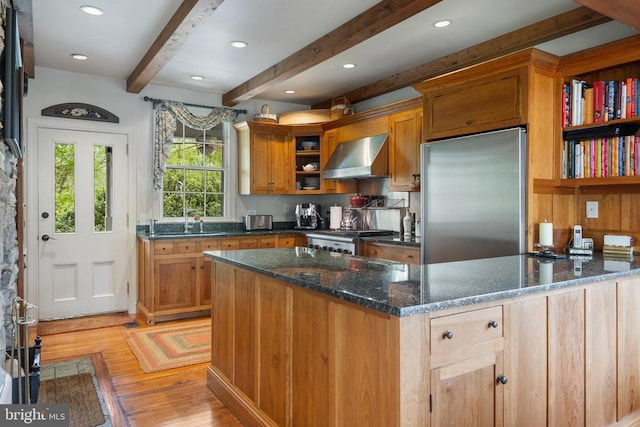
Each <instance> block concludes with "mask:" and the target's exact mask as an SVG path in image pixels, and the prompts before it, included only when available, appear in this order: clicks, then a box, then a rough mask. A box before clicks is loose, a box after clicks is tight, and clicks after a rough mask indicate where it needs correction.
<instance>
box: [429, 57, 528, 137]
mask: <svg viewBox="0 0 640 427" xmlns="http://www.w3.org/2000/svg"><path fill="white" fill-rule="evenodd" d="M526 71H527V69H526V68H524V67H522V68H517V69H515V70H508V71H505V72H503V73H498V74H496V75H492V76H487V77H484V78H479V79H477V80H475V81H467V82H464V83H462V84H461V83H460V82H456V83H450V84H441V85H439V89H434V90H429V91H428V95H427V96H426V97H425V111H426V112H427V114H426V118H427V129H428V132H427V139H434V138H438V137H442V136H448V135H451V134H452V133H458V132H460V133H470V132H477V131H482V130H490V129H497V128H503V127H507V126H515V125H519V124H522V123H524V122H525V121H526V104H524V102H523V101H525V100H526V99H523V96H522V95H523V93H522V92H523V88H524V87H526V78H527V73H526Z"/></svg>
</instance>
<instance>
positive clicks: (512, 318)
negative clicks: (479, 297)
mask: <svg viewBox="0 0 640 427" xmlns="http://www.w3.org/2000/svg"><path fill="white" fill-rule="evenodd" d="M504 316H505V317H504V325H505V332H504V334H505V341H506V343H507V344H506V346H505V373H506V375H507V376H508V378H509V383H508V384H507V387H506V390H505V397H504V408H505V413H504V416H505V422H504V424H505V425H506V426H525V425H526V426H529V427H537V426H540V427H544V426H546V424H547V416H546V414H547V351H546V349H547V298H546V297H539V298H534V299H530V300H524V301H519V302H514V303H513V304H508V305H506V306H505V311H504Z"/></svg>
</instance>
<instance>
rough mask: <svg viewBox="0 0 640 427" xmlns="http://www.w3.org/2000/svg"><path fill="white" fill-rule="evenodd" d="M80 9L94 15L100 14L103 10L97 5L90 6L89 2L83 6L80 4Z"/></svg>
mask: <svg viewBox="0 0 640 427" xmlns="http://www.w3.org/2000/svg"><path fill="white" fill-rule="evenodd" d="M80 10H81V11H83V12H84V13H86V14H88V15H94V16H100V15H102V14H103V13H104V11H103V10H102V9H100V8H99V7H95V6H91V5H90V4H85V5H84V6H80Z"/></svg>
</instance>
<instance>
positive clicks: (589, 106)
mask: <svg viewBox="0 0 640 427" xmlns="http://www.w3.org/2000/svg"><path fill="white" fill-rule="evenodd" d="M583 123H584V124H585V125H588V124H591V123H593V87H585V89H584V121H583Z"/></svg>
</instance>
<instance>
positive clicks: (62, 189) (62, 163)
mask: <svg viewBox="0 0 640 427" xmlns="http://www.w3.org/2000/svg"><path fill="white" fill-rule="evenodd" d="M54 156H55V157H54V158H55V163H54V168H55V183H54V185H55V223H56V224H55V232H56V233H73V232H74V231H75V230H76V198H75V145H73V144H55V148H54Z"/></svg>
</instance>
